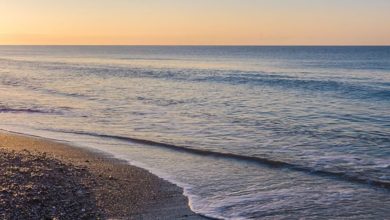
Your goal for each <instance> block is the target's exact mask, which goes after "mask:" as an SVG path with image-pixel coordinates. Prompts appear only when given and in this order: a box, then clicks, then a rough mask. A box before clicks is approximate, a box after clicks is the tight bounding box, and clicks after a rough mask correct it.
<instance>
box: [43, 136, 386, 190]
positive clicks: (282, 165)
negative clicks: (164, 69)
mask: <svg viewBox="0 0 390 220" xmlns="http://www.w3.org/2000/svg"><path fill="white" fill-rule="evenodd" d="M46 130H48V131H54V132H62V133H68V134H77V135H87V136H93V137H99V138H109V139H115V140H120V141H126V142H132V143H137V144H142V145H149V146H154V147H162V148H165V149H169V150H174V151H177V152H183V153H189V154H194V155H199V156H205V157H214V158H221V159H230V160H236V161H241V162H247V163H248V162H250V163H256V164H258V165H263V166H267V167H269V168H274V169H289V170H291V171H296V172H304V173H307V174H309V175H318V176H324V177H331V178H337V179H339V180H343V181H350V182H355V183H360V184H368V185H371V186H377V187H381V188H385V189H390V181H386V180H380V179H370V178H365V177H361V176H357V175H353V174H348V173H345V172H343V171H340V172H335V171H328V170H319V169H313V168H312V167H306V166H302V165H298V164H293V163H289V162H285V161H279V160H274V159H268V158H261V157H255V156H246V155H238V154H234V153H226V152H217V151H209V150H203V149H195V148H192V147H189V146H178V145H174V144H168V143H163V142H157V141H153V140H145V139H139V138H133V137H125V136H117V135H108V134H99V133H93V132H85V131H67V130H54V129H46Z"/></svg>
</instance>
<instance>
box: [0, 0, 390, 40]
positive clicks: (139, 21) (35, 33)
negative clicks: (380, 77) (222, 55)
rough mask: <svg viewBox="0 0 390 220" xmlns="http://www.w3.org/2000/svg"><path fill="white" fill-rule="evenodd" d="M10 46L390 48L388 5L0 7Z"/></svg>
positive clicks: (99, 2)
mask: <svg viewBox="0 0 390 220" xmlns="http://www.w3.org/2000/svg"><path fill="white" fill-rule="evenodd" d="M0 44H1V45H7V44H13V45H15V44H16V45H390V0H0Z"/></svg>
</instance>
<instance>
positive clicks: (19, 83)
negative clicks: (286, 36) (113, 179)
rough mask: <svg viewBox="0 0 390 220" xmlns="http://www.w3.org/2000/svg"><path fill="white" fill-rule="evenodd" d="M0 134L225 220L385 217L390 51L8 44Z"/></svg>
mask: <svg viewBox="0 0 390 220" xmlns="http://www.w3.org/2000/svg"><path fill="white" fill-rule="evenodd" d="M0 128H2V129H5V130H10V131H17V132H23V133H28V134H35V135H41V136H44V137H50V138H56V139H59V140H66V141H70V142H72V143H74V144H77V145H79V146H83V147H90V148H94V149H99V150H103V151H105V152H108V153H111V154H113V155H115V156H116V157H118V158H122V159H126V160H128V161H129V162H130V163H132V164H135V165H138V166H141V167H144V168H146V169H148V170H150V171H151V172H153V173H155V174H157V175H159V176H161V177H163V178H165V179H168V180H169V181H172V182H174V183H176V184H178V185H179V186H181V187H183V188H184V189H185V194H186V195H187V196H188V197H189V198H190V203H191V204H190V205H191V208H192V209H193V210H194V211H196V212H199V213H202V214H205V215H208V216H213V217H218V218H227V219H229V218H230V219H249V218H263V219H298V218H303V219H386V218H387V219H388V218H389V216H390V191H389V190H390V47H119V46H118V47H98V46H97V47H92V46H91V47H71V46H69V47H44V46H40V47H28V46H20V47H18V46H2V47H0Z"/></svg>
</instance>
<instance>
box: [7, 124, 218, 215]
mask: <svg viewBox="0 0 390 220" xmlns="http://www.w3.org/2000/svg"><path fill="white" fill-rule="evenodd" d="M0 132H1V133H5V134H7V133H8V134H14V135H19V136H23V137H27V138H37V139H41V140H44V141H48V142H57V143H60V144H63V145H64V146H68V147H73V148H79V149H83V150H86V151H88V152H91V153H95V154H99V155H103V156H104V157H106V158H110V159H115V160H117V161H118V162H124V163H126V164H128V165H129V166H134V167H137V168H140V169H142V170H144V171H145V172H148V173H151V174H153V175H155V176H157V177H159V178H160V179H162V180H164V181H166V182H168V183H170V184H172V185H174V186H176V187H178V188H180V189H181V190H182V195H183V196H184V197H186V198H187V201H188V204H187V206H188V207H189V209H190V210H191V211H192V212H193V213H195V214H196V215H199V216H200V217H203V218H206V219H217V220H218V219H223V218H222V217H220V216H211V215H207V214H205V213H199V212H196V211H195V210H194V209H193V206H192V205H191V204H192V202H191V201H192V200H191V194H190V193H189V192H188V191H189V186H188V185H186V184H184V183H180V182H178V181H174V180H172V179H171V178H169V177H168V176H167V175H164V174H163V173H162V172H159V171H157V170H154V169H150V168H148V167H147V166H145V165H144V164H142V163H137V162H136V161H129V160H128V159H124V158H121V157H120V156H119V155H115V154H113V153H110V152H106V151H102V150H99V149H95V148H93V147H85V146H82V145H80V144H77V143H75V142H70V141H67V140H60V139H55V138H50V137H42V136H39V135H34V134H28V133H22V132H17V131H11V130H5V129H2V128H0Z"/></svg>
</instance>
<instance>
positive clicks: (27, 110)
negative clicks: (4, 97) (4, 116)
mask: <svg viewBox="0 0 390 220" xmlns="http://www.w3.org/2000/svg"><path fill="white" fill-rule="evenodd" d="M0 113H29V114H34V113H36V114H54V113H56V112H55V111H54V110H53V111H51V110H49V111H47V110H40V109H30V108H25V109H23V108H2V107H0Z"/></svg>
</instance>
